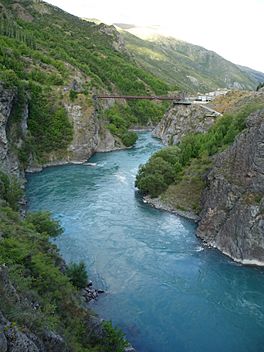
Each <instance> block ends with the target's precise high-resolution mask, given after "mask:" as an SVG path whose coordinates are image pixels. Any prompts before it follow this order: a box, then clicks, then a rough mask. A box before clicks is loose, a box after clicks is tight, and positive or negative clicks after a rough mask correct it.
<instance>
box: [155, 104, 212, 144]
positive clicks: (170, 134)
mask: <svg viewBox="0 0 264 352" xmlns="http://www.w3.org/2000/svg"><path fill="white" fill-rule="evenodd" d="M216 118H217V115H215V114H214V113H212V112H210V111H208V110H206V109H205V108H203V107H201V106H200V105H174V106H173V107H172V108H171V109H169V110H168V111H167V113H166V114H165V115H164V117H163V119H162V120H161V122H160V123H159V124H158V126H157V127H156V128H155V129H154V131H153V135H154V136H155V137H157V138H160V139H161V140H162V142H163V143H164V144H165V145H171V144H177V143H179V142H180V140H181V139H182V137H184V136H185V135H186V134H188V133H195V132H206V131H207V130H208V129H209V128H210V127H211V126H212V125H213V123H214V122H215V119H216Z"/></svg>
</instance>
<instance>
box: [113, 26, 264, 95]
mask: <svg viewBox="0 0 264 352" xmlns="http://www.w3.org/2000/svg"><path fill="white" fill-rule="evenodd" d="M114 25H115V26H116V28H117V29H118V30H119V31H120V33H121V35H122V36H123V38H124V41H125V43H126V46H127V48H128V50H130V52H131V53H132V54H133V55H134V57H135V59H136V61H137V62H138V63H139V64H141V65H142V67H145V68H146V69H148V70H149V71H150V72H152V73H155V74H156V75H157V76H158V77H160V78H161V79H163V80H165V81H166V82H168V83H170V84H177V85H179V86H180V87H182V88H183V89H186V90H188V89H190V90H192V91H202V92H206V91H208V90H215V89H217V88H230V89H250V90H255V89H256V87H257V85H258V83H260V82H261V81H262V77H264V74H263V73H262V72H258V71H256V70H253V69H249V68H248V69H247V68H245V67H243V66H239V65H236V64H234V63H232V62H231V61H229V60H227V59H225V58H223V57H221V56H220V55H219V54H217V53H216V52H214V51H212V50H208V49H205V48H203V47H202V46H199V45H194V44H191V43H187V42H185V41H183V40H180V39H176V38H174V37H168V36H164V35H163V34H160V33H159V32H158V27H157V26H149V27H138V26H136V25H129V24H122V23H121V24H120V23H119V24H117V23H116V24H114ZM144 31H145V33H144Z"/></svg>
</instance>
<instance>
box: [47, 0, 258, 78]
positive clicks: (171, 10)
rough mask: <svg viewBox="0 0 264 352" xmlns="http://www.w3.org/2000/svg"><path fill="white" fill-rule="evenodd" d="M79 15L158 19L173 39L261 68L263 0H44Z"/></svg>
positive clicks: (140, 20)
mask: <svg viewBox="0 0 264 352" xmlns="http://www.w3.org/2000/svg"><path fill="white" fill-rule="evenodd" d="M46 2H48V3H50V4H53V5H56V6H58V7H60V8H62V9H63V10H65V11H67V12H70V13H71V14H74V15H76V16H79V17H83V18H97V19H100V20H101V21H103V22H105V23H108V24H111V23H120V22H121V23H129V24H136V25H140V26H143V25H144V26H149V25H159V26H160V27H161V29H162V32H163V33H165V34H167V35H170V36H174V37H175V38H177V39H181V40H184V41H187V42H189V43H192V44H197V45H201V46H203V47H205V48H206V49H209V50H213V51H215V52H217V53H218V54H219V55H221V56H223V57H224V58H225V59H227V60H230V61H232V62H234V63H236V64H240V65H244V66H248V67H251V68H253V69H256V70H259V71H262V72H264V45H263V42H264V26H263V23H264V0H162V1H155V0H130V1H126V0H46Z"/></svg>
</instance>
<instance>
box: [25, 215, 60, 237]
mask: <svg viewBox="0 0 264 352" xmlns="http://www.w3.org/2000/svg"><path fill="white" fill-rule="evenodd" d="M26 223H28V224H32V225H33V226H34V228H35V230H36V231H37V232H39V233H41V234H46V235H48V236H50V237H56V236H58V235H60V234H62V232H63V228H62V227H61V225H60V223H59V221H57V220H54V219H52V218H51V214H50V212H47V211H45V212H36V213H29V214H27V216H26Z"/></svg>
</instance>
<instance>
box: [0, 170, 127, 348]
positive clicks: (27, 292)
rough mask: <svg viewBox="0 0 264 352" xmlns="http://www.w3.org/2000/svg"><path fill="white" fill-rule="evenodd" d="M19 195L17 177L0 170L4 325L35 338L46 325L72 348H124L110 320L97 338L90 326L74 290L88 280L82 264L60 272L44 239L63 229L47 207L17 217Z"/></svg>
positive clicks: (52, 249) (55, 256) (58, 261)
mask: <svg viewBox="0 0 264 352" xmlns="http://www.w3.org/2000/svg"><path fill="white" fill-rule="evenodd" d="M20 197H21V192H20V188H19V187H18V185H17V183H15V184H14V180H13V179H12V178H10V177H9V176H7V175H5V174H3V173H1V174H0V268H2V266H3V265H4V268H5V270H7V271H8V279H5V281H2V278H1V277H0V281H1V285H0V295H1V300H0V312H2V313H3V314H4V316H5V318H6V319H8V320H9V321H10V322H12V325H11V326H10V327H9V328H10V329H11V328H12V327H14V326H16V327H17V328H18V329H19V331H24V332H28V333H34V334H35V335H36V336H38V337H39V338H40V339H43V336H45V333H46V332H47V331H53V332H56V333H57V334H59V335H60V336H62V337H63V339H64V340H65V344H66V345H67V346H68V348H69V349H70V350H72V351H76V352H77V351H80V352H85V351H87V352H88V351H89V352H92V351H102V352H109V351H115V352H116V351H119V352H121V351H123V349H124V346H125V345H126V342H125V341H124V338H123V335H122V333H121V332H120V331H119V330H114V329H113V328H112V326H111V324H110V323H107V322H106V323H104V324H103V331H104V333H103V335H102V336H101V338H100V337H99V336H96V335H94V334H93V333H92V331H90V326H89V319H90V317H91V313H90V312H88V310H87V309H85V308H84V307H83V303H81V298H80V295H79V293H78V289H79V288H80V287H84V286H85V284H87V274H86V271H85V268H84V265H83V264H82V263H80V265H78V264H74V265H72V266H70V267H69V268H68V269H67V270H66V272H65V264H64V262H63V261H62V259H61V258H60V256H59V254H58V250H57V248H56V246H55V245H53V244H52V243H51V242H50V241H49V239H50V238H52V237H55V236H57V235H59V234H61V233H62V228H61V227H60V225H59V223H58V222H57V221H54V220H52V219H51V218H50V214H48V213H29V214H28V215H27V216H26V218H25V219H21V218H20V215H19V214H18V212H17V204H18V202H19V199H20ZM8 280H10V282H11V285H13V286H12V287H13V289H12V291H10V290H8V286H9V283H8ZM5 329H8V327H6V328H5ZM65 350H66V349H65Z"/></svg>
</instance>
